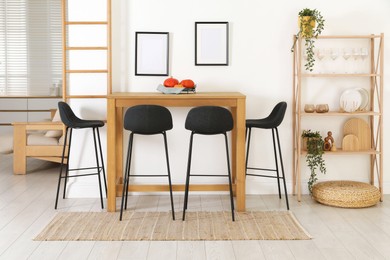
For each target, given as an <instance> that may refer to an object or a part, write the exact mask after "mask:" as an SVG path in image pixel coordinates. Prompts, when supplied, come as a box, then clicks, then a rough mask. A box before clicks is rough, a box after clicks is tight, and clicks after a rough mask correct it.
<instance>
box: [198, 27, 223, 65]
mask: <svg viewBox="0 0 390 260" xmlns="http://www.w3.org/2000/svg"><path fill="white" fill-rule="evenodd" d="M228 65H229V23H228V22H195V66H228Z"/></svg>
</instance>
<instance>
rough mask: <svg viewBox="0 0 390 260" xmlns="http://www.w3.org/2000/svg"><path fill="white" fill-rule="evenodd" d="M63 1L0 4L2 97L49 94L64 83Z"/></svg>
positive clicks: (5, 0) (22, 0) (3, 1)
mask: <svg viewBox="0 0 390 260" xmlns="http://www.w3.org/2000/svg"><path fill="white" fill-rule="evenodd" d="M61 32H62V25H61V0H34V1H31V0H1V1H0V94H2V95H26V96H30V95H49V90H50V87H51V86H52V84H54V83H59V82H60V81H61V80H62V35H61Z"/></svg>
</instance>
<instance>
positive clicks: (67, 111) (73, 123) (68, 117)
mask: <svg viewBox="0 0 390 260" xmlns="http://www.w3.org/2000/svg"><path fill="white" fill-rule="evenodd" d="M58 110H59V112H60V117H61V121H62V123H63V124H64V125H65V126H66V129H65V139H64V146H63V149H62V158H61V168H60V174H59V178H58V186H57V196H56V203H55V206H54V208H55V209H57V204H58V195H59V191H60V186H61V179H65V181H64V182H65V183H64V194H63V198H64V199H65V194H66V183H67V180H68V178H73V177H81V176H91V175H97V176H98V181H99V191H100V202H101V206H102V208H103V194H102V184H101V179H100V173H101V172H102V173H103V180H104V187H105V190H106V194H107V182H106V173H105V169H104V160H103V153H102V145H101V142H100V134H99V127H102V126H104V122H103V121H101V120H84V119H81V118H79V117H77V116H76V115H75V114H74V113H73V111H72V109H71V107H70V106H69V105H68V104H67V103H65V102H58ZM85 128H92V133H93V142H94V148H95V158H96V166H93V167H84V168H75V169H69V162H70V154H71V147H72V146H71V145H72V133H73V129H85ZM67 147H68V149H66V148H67ZM66 150H67V151H66ZM99 157H100V158H99ZM99 160H100V162H99ZM65 161H66V162H65ZM64 165H66V169H65V175H63V166H64ZM70 171H87V172H86V173H84V174H77V175H76V174H75V175H69V172H70Z"/></svg>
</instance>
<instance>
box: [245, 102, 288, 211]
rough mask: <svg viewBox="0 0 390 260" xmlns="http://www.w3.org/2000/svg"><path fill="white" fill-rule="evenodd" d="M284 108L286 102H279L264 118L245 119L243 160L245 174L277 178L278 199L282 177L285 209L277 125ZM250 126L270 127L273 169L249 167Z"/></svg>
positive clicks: (284, 179) (283, 177) (285, 190)
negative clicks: (265, 173)
mask: <svg viewBox="0 0 390 260" xmlns="http://www.w3.org/2000/svg"><path fill="white" fill-rule="evenodd" d="M286 109H287V103H286V102H279V103H278V104H276V106H275V107H274V108H273V109H272V112H271V113H270V114H269V116H267V117H265V118H261V119H248V120H246V132H247V133H246V135H247V138H248V143H247V151H246V162H245V165H246V171H245V174H246V175H250V176H257V177H266V178H275V179H277V184H278V191H279V198H280V199H281V198H282V196H281V191H280V182H279V180H280V179H282V181H283V185H284V192H285V197H286V205H287V209H290V207H289V204H288V196H287V187H286V178H285V174H284V166H283V158H282V152H281V149H280V140H279V132H278V126H279V125H280V124H281V123H282V121H283V118H284V115H285V113H286ZM252 128H258V129H271V130H272V141H273V146H274V157H275V169H268V168H258V167H249V166H248V158H249V147H250V142H251V133H252ZM278 157H279V161H280V168H281V176H280V175H279V162H278ZM248 170H255V171H268V172H270V171H271V172H276V176H274V175H263V174H257V173H252V172H251V173H249V172H248Z"/></svg>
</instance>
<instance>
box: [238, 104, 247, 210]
mask: <svg viewBox="0 0 390 260" xmlns="http://www.w3.org/2000/svg"><path fill="white" fill-rule="evenodd" d="M235 114H236V116H235V118H236V123H235V124H236V129H237V130H236V174H237V182H236V203H237V211H245V195H246V192H245V99H239V100H237V108H236V113H235Z"/></svg>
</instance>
